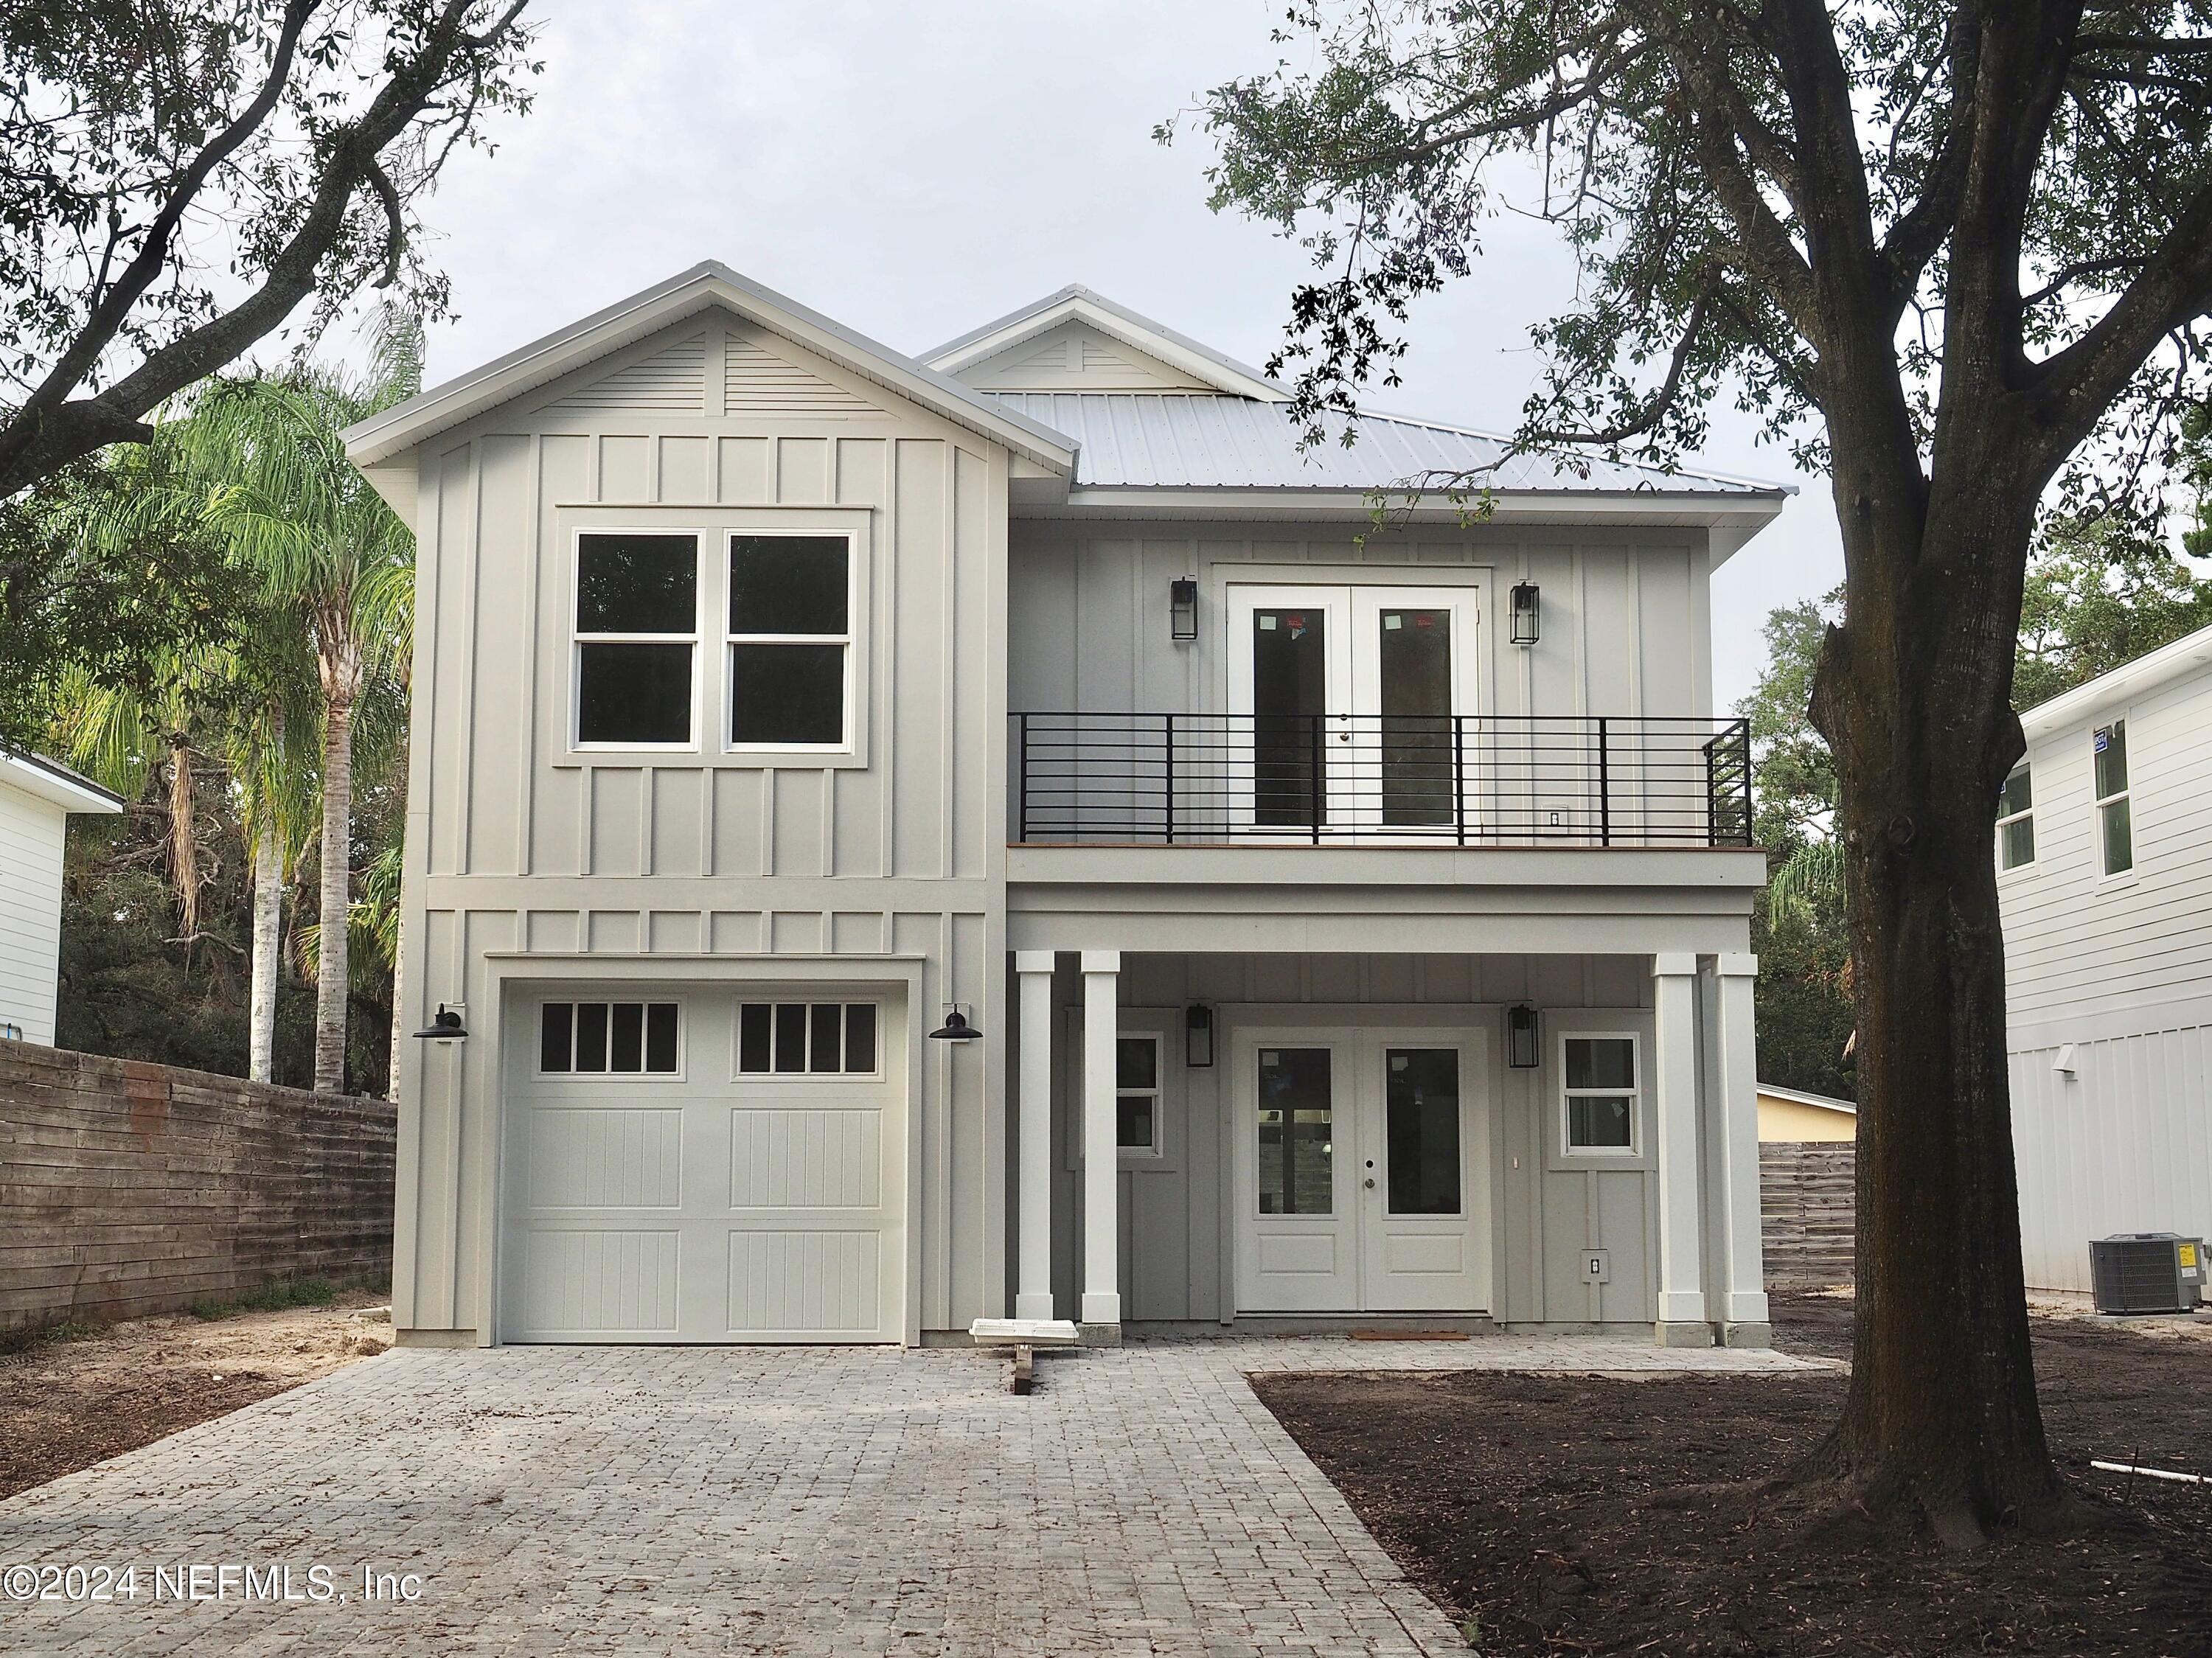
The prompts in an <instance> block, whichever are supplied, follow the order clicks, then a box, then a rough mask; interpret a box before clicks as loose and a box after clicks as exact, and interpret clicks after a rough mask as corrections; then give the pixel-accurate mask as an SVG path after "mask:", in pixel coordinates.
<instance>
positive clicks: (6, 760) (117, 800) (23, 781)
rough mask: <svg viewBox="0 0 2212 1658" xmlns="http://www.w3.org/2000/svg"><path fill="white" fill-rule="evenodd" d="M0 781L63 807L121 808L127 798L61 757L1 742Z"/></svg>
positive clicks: (77, 808)
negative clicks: (65, 764)
mask: <svg viewBox="0 0 2212 1658" xmlns="http://www.w3.org/2000/svg"><path fill="white" fill-rule="evenodd" d="M0 783H6V784H9V785H10V786H13V787H15V788H18V789H21V791H22V792H23V793H26V794H28V795H33V796H35V797H36V798H37V799H40V800H44V801H45V802H46V803H47V804H48V805H55V806H59V807H60V808H61V809H62V810H63V811H103V812H115V811H122V810H123V808H124V805H125V801H124V799H123V797H122V796H121V795H119V794H118V793H115V791H114V790H112V789H108V788H103V787H101V786H100V785H99V784H97V783H95V782H94V781H93V780H92V779H90V778H89V777H86V776H83V775H82V774H79V773H76V772H73V771H71V770H70V768H68V767H67V766H64V765H63V764H62V763H61V762H59V761H58V760H49V759H47V758H46V756H45V755H43V754H33V753H32V752H31V751H30V750H28V749H19V748H15V747H14V746H12V745H10V744H5V743H0Z"/></svg>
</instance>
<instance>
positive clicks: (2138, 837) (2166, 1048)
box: [1996, 628, 2212, 1290]
mask: <svg viewBox="0 0 2212 1658" xmlns="http://www.w3.org/2000/svg"><path fill="white" fill-rule="evenodd" d="M2021 726H2023V727H2025V729H2026V731H2027V757H2026V758H2025V759H2023V760H2022V761H2021V763H2020V766H2019V767H2018V768H2017V769H2015V771H2014V773H2013V774H2012V777H2011V779H2010V780H2008V782H2007V784H2006V785H2005V793H2004V798H2003V800H2002V805H2000V807H1999V817H1998V820H1997V831H1996V857H1997V892H1998V896H1999V899H2000V901H2001V902H2002V907H2003V914H2004V932H2005V1004H2006V1028H2007V1039H2006V1047H2007V1048H2008V1051H2009V1053H2010V1054H2011V1056H2012V1102H2013V1138H2014V1143H2015V1154H2016V1157H2017V1159H2018V1163H2019V1169H2020V1207H2021V1244H2022V1247H2023V1252H2024V1254H2025V1257H2026V1266H2027V1281H2028V1283H2029V1284H2031V1285H2032V1286H2034V1287H2036V1288H2039V1289H2052V1290H2087V1289H2088V1288H2089V1287H2090V1286H2089V1240H2090V1239H2092V1238H2099V1237H2104V1236H2109V1235H2110V1234H2112V1233H2114V1232H2160V1231H2174V1232H2182V1233H2186V1234H2189V1235H2191V1236H2197V1237H2203V1236H2208V1235H2212V628H2208V629H2201V630H2200V631H2198V632H2197V633H2193V634H2191V635H2188V636H2187V637H2186V638H2184V639H2178V640H2176V641H2173V643H2172V644H2171V645H2167V646H2166V647H2163V648H2161V649H2159V650H2156V651H2153V652H2152V653H2150V654H2149V655H2148V656H2145V657H2142V658H2139V659H2137V660H2136V661H2133V662H2130V663H2129V664H2128V665H2126V666H2125V667H2123V668H2116V669H2114V670H2113V671H2112V672H2111V673H2108V674H2106V675H2105V676H2104V677H2101V678H2099V679H2093V680H2091V681H2090V682H2089V683H2087V684H2086V685H2081V686H2077V687H2076V688H2075V689H2073V690H2070V691H2068V692H2066V693H2065V694H2064V695H2062V696H2056V697H2053V698H2052V699H2051V701H2048V702H2046V703H2045V704H2044V705H2043V706H2042V707H2041V708H2034V709H2031V710H2030V711H2029V712H2028V713H2027V714H2023V715H2022V716H2021Z"/></svg>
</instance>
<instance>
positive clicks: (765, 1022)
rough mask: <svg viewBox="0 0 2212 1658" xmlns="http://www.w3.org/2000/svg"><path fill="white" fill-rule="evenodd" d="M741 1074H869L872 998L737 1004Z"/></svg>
mask: <svg viewBox="0 0 2212 1658" xmlns="http://www.w3.org/2000/svg"><path fill="white" fill-rule="evenodd" d="M738 1074H739V1075H740V1076H755V1077H757V1076H793V1077H824V1076H827V1077H872V1076H874V1075H875V1074H876V1005H875V1004H874V1003H873V1002H744V1003H740V1004H739V1005H738Z"/></svg>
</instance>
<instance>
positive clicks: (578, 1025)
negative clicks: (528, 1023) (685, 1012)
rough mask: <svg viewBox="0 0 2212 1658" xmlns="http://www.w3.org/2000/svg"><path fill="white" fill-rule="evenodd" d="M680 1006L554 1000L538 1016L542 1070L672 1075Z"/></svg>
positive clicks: (546, 1072)
mask: <svg viewBox="0 0 2212 1658" xmlns="http://www.w3.org/2000/svg"><path fill="white" fill-rule="evenodd" d="M677 1054H678V1041H677V1015H676V1004H675V1003H674V1002H548V1003H546V1004H545V1005H544V1007H542V1008H541V1009H540V1010H539V1011H538V1070H539V1071H540V1072H542V1073H544V1075H546V1076H574V1075H578V1074H581V1075H586V1076H608V1075H613V1076H634V1077H635V1076H647V1077H654V1076H658V1077H672V1076H674V1075H675V1074H676V1070H677Z"/></svg>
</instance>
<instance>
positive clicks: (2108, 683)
mask: <svg viewBox="0 0 2212 1658" xmlns="http://www.w3.org/2000/svg"><path fill="white" fill-rule="evenodd" d="M2207 663H2212V628H2199V629H2197V631H2196V632H2195V633H2193V634H2184V635H2182V636H2181V637H2180V638H2179V639H2175V640H2170V641H2167V642H2166V644H2163V645H2161V646H2160V647H2158V648H2157V649H2156V650H2154V651H2152V652H2150V653H2148V654H2147V655H2143V656H2139V657H2137V658H2136V659H2135V660H2134V661H2132V662H2124V663H2122V664H2121V665H2119V666H2118V667H2117V668H2114V669H2113V670H2112V671H2111V672H2109V673H2102V674H2099V675H2098V676H2097V677H2095V678H2094V679H2092V680H2090V681H2088V682H2087V683H2084V684H2080V685H2076V686H2075V688H2074V689H2072V690H2070V691H2061V692H2059V694H2058V695H2056V696H2054V697H2052V698H2051V700H2050V701H2048V702H2044V703H2040V704H2039V705H2038V706H2036V707H2035V708H2030V709H2029V710H2028V711H2027V713H2026V714H2022V715H2021V717H2020V724H2021V730H2022V731H2023V732H2025V733H2026V734H2027V738H2028V740H2029V741H2030V742H2033V741H2034V740H2035V739H2036V738H2039V737H2050V736H2051V735H2053V734H2054V733H2056V732H2061V731H2063V730H2064V729H2065V728H2066V727H2067V726H2069V725H2071V724H2073V723H2075V721H2077V720H2088V719H2089V718H2090V717H2091V716H2093V715H2094V714H2100V713H2102V712H2103V711H2104V710H2105V709H2106V708H2110V707H2112V705H2113V704H2115V703H2119V702H2124V701H2127V700H2128V699H2129V698H2130V697H2134V696H2140V695H2142V694H2143V693H2144V692H2145V691H2150V690H2155V689H2158V688H2159V687H2160V686H2161V685H2164V684H2166V683H2169V682H2171V681H2172V680H2176V679H2179V678H2181V677H2183V676H2184V675H2186V674H2191V673H2195V672H2197V671H2201V670H2202V669H2203V667H2204V665H2206V664H2207Z"/></svg>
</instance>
